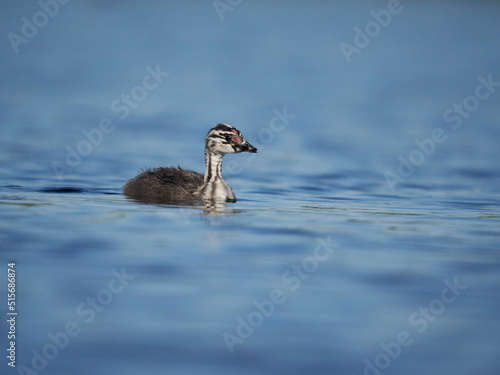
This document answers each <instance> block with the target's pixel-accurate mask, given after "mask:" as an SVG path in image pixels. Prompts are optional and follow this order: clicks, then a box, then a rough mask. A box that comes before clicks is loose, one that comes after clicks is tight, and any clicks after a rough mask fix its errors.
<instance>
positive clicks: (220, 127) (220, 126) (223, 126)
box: [212, 124, 234, 132]
mask: <svg viewBox="0 0 500 375" xmlns="http://www.w3.org/2000/svg"><path fill="white" fill-rule="evenodd" d="M232 129H234V128H233V127H232V126H230V125H227V124H218V125H215V126H214V127H213V128H212V130H223V131H226V132H230V131H231V130H232Z"/></svg>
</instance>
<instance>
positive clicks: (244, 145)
mask: <svg viewBox="0 0 500 375" xmlns="http://www.w3.org/2000/svg"><path fill="white" fill-rule="evenodd" d="M239 146H240V147H239V148H240V152H252V153H256V152H259V150H257V148H256V147H253V146H252V145H251V144H250V143H248V142H246V141H245V143H242V144H241V145H239Z"/></svg>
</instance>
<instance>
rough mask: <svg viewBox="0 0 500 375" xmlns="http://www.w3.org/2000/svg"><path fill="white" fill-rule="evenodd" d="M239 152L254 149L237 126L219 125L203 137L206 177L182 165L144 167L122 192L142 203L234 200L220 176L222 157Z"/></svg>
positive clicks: (253, 150) (252, 150)
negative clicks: (183, 167)
mask: <svg viewBox="0 0 500 375" xmlns="http://www.w3.org/2000/svg"><path fill="white" fill-rule="evenodd" d="M238 152H257V149H256V148H255V147H254V146H252V145H251V144H250V143H248V142H247V140H246V139H245V138H243V136H242V135H241V132H240V131H239V130H238V129H236V128H234V127H232V126H231V125H227V124H218V125H216V126H214V127H213V128H212V129H210V131H209V132H208V134H207V136H206V138H205V176H202V175H201V174H199V173H197V172H194V171H189V170H186V169H182V168H162V167H160V168H155V169H147V170H145V171H143V172H141V173H140V174H139V175H137V176H136V177H135V178H133V179H131V180H129V181H128V182H127V183H126V184H125V186H124V187H123V194H124V195H126V196H128V197H131V198H134V199H136V200H138V201H141V202H144V203H168V202H172V201H211V202H236V197H235V196H234V193H233V191H232V190H231V188H230V187H229V185H228V184H227V183H226V182H225V181H224V180H223V179H222V158H223V156H224V155H225V154H229V153H238Z"/></svg>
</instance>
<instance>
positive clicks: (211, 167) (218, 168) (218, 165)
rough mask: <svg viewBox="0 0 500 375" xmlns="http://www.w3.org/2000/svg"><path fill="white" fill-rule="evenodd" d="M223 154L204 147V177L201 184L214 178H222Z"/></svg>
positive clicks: (212, 180) (214, 179) (213, 180)
mask: <svg viewBox="0 0 500 375" xmlns="http://www.w3.org/2000/svg"><path fill="white" fill-rule="evenodd" d="M223 156H224V155H220V154H214V153H212V152H210V151H208V150H206V149H205V177H204V178H203V184H204V185H207V184H208V183H210V182H215V181H216V180H220V181H223V180H222V157H223Z"/></svg>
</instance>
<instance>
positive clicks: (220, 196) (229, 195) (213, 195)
mask: <svg viewBox="0 0 500 375" xmlns="http://www.w3.org/2000/svg"><path fill="white" fill-rule="evenodd" d="M223 156H224V155H221V154H214V153H211V152H209V151H208V150H205V176H204V177H203V185H202V186H200V188H199V189H198V190H197V192H196V193H195V196H196V197H197V198H198V199H201V200H205V201H222V202H236V197H235V196H234V193H233V191H232V190H231V188H230V187H229V185H228V184H226V182H225V181H224V180H223V179H222V157H223Z"/></svg>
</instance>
